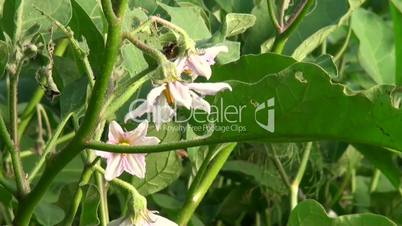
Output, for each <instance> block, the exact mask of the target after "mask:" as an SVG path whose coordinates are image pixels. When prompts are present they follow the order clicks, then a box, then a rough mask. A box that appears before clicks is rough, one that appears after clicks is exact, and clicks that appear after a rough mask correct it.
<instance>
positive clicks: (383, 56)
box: [352, 9, 395, 84]
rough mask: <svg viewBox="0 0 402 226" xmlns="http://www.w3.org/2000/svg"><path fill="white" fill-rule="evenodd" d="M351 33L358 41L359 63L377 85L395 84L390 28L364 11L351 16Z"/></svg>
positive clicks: (393, 47)
mask: <svg viewBox="0 0 402 226" xmlns="http://www.w3.org/2000/svg"><path fill="white" fill-rule="evenodd" d="M352 28H353V32H354V33H355V35H356V36H357V38H358V39H359V41H360V46H359V61H360V64H361V66H362V67H363V68H364V69H365V71H366V72H367V73H368V74H369V75H370V77H371V78H372V79H373V80H374V81H375V82H376V83H377V84H394V83H395V46H394V35H393V32H392V29H391V27H389V26H388V24H386V22H385V21H384V20H382V18H381V17H380V16H378V15H376V14H374V13H372V12H369V11H367V10H364V9H359V10H357V11H356V12H355V13H354V14H353V16H352Z"/></svg>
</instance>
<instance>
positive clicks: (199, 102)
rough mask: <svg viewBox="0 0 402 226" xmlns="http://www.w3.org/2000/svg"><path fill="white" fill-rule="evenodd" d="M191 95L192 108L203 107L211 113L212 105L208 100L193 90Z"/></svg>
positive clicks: (202, 108)
mask: <svg viewBox="0 0 402 226" xmlns="http://www.w3.org/2000/svg"><path fill="white" fill-rule="evenodd" d="M191 97H192V102H191V108H193V109H201V110H203V111H205V112H207V113H208V114H209V113H211V105H210V104H209V103H208V102H207V101H206V100H204V99H202V98H201V97H200V96H198V95H197V94H196V93H194V92H192V94H191Z"/></svg>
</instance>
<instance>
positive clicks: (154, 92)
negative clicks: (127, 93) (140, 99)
mask: <svg viewBox="0 0 402 226" xmlns="http://www.w3.org/2000/svg"><path fill="white" fill-rule="evenodd" d="M165 89H166V85H165V84H162V85H160V86H157V87H155V88H153V89H151V91H149V93H148V95H147V103H148V106H151V105H153V104H154V103H155V101H156V99H157V98H158V97H159V96H160V95H161V94H162V92H163V90H165Z"/></svg>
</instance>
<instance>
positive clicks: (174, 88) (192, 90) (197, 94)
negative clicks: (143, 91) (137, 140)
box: [125, 81, 232, 130]
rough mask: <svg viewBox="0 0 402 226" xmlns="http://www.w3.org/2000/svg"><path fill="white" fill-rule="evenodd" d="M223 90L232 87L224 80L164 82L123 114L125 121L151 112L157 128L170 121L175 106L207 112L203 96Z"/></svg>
mask: <svg viewBox="0 0 402 226" xmlns="http://www.w3.org/2000/svg"><path fill="white" fill-rule="evenodd" d="M223 90H230V91H231V90H232V87H231V86H230V85H229V84H227V83H224V82H218V83H186V82H181V81H173V82H166V83H163V84H162V85H160V86H157V87H155V88H153V89H152V90H151V91H150V92H149V93H148V96H147V99H146V101H145V102H144V103H142V104H141V105H140V106H138V107H137V108H136V109H134V110H133V111H130V112H129V113H128V114H127V115H126V116H125V121H128V120H129V119H136V118H138V117H141V116H142V115H144V114H145V113H152V116H153V122H154V123H155V127H156V129H157V130H159V128H160V126H161V124H162V123H165V122H169V121H171V119H172V118H173V117H174V116H175V110H174V108H175V106H182V107H185V108H187V109H200V110H203V111H205V112H207V113H208V114H209V113H210V112H211V106H210V104H209V103H208V102H207V101H205V100H204V99H203V97H204V96H207V95H215V94H217V93H218V92H220V91H223Z"/></svg>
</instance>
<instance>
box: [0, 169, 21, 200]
mask: <svg viewBox="0 0 402 226" xmlns="http://www.w3.org/2000/svg"><path fill="white" fill-rule="evenodd" d="M0 185H1V186H3V188H5V189H6V190H7V191H8V192H10V193H11V194H12V195H14V196H16V194H17V189H16V187H15V185H14V184H12V183H10V181H8V180H7V179H6V178H5V177H4V175H3V173H2V172H1V171H0Z"/></svg>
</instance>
